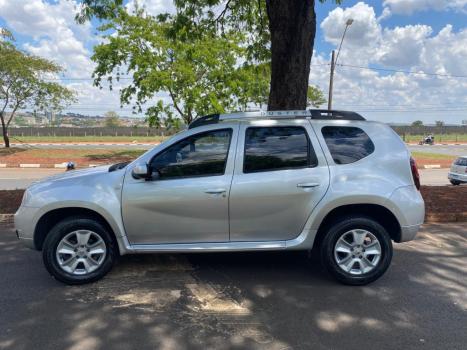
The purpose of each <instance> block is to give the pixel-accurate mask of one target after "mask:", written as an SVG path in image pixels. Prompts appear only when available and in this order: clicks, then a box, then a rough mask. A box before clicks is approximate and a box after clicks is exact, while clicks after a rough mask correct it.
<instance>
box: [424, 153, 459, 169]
mask: <svg viewBox="0 0 467 350" xmlns="http://www.w3.org/2000/svg"><path fill="white" fill-rule="evenodd" d="M456 158H457V157H447V158H439V159H433V158H425V157H421V156H417V157H416V158H415V160H416V161H417V167H418V168H419V169H424V168H425V165H433V164H439V165H440V166H441V168H450V167H451V164H452V162H453V161H454V160H455V159H456Z"/></svg>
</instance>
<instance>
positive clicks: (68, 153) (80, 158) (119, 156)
mask: <svg viewBox="0 0 467 350" xmlns="http://www.w3.org/2000/svg"><path fill="white" fill-rule="evenodd" d="M144 152H146V150H143V149H122V148H118V149H99V148H91V149H69V148H54V149H41V148H29V149H21V151H20V152H13V151H12V152H6V151H4V152H3V154H2V153H0V157H1V158H2V163H3V162H4V163H9V164H20V163H39V164H56V163H63V162H68V161H73V162H75V163H77V164H78V165H83V166H85V165H86V164H109V163H118V162H126V161H131V160H134V159H136V158H138V157H139V156H140V155H141V154H143V153H144Z"/></svg>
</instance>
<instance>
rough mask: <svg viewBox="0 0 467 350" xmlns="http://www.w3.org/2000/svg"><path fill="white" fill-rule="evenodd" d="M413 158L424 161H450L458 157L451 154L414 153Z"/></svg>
mask: <svg viewBox="0 0 467 350" xmlns="http://www.w3.org/2000/svg"><path fill="white" fill-rule="evenodd" d="M412 157H414V158H415V159H417V158H424V159H437V160H450V159H454V158H456V156H453V155H449V154H441V153H425V152H412Z"/></svg>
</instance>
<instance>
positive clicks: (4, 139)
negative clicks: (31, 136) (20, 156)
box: [3, 128, 10, 148]
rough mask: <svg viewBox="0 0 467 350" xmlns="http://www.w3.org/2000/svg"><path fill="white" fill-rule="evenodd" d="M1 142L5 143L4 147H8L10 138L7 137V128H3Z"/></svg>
mask: <svg viewBox="0 0 467 350" xmlns="http://www.w3.org/2000/svg"><path fill="white" fill-rule="evenodd" d="M3 142H4V143H5V147H6V148H9V147H10V138H9V137H8V130H7V129H6V128H3Z"/></svg>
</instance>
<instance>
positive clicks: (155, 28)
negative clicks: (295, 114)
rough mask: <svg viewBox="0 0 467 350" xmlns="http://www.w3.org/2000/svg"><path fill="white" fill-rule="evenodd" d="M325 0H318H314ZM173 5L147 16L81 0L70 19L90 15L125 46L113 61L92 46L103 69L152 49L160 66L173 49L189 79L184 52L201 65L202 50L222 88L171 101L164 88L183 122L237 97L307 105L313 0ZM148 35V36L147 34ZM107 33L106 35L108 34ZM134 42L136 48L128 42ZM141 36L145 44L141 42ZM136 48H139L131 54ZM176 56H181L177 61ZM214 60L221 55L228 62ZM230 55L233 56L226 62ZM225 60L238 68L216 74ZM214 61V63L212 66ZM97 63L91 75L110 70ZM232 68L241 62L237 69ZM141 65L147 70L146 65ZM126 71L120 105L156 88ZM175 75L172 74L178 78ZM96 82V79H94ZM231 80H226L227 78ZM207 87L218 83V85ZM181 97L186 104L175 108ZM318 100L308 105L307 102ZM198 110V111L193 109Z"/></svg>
mask: <svg viewBox="0 0 467 350" xmlns="http://www.w3.org/2000/svg"><path fill="white" fill-rule="evenodd" d="M324 1H325V0H320V2H324ZM334 2H335V3H338V4H339V3H341V0H334ZM174 5H175V7H176V9H177V11H176V13H175V14H167V13H166V14H161V15H159V16H157V17H151V16H148V15H144V14H142V13H140V15H139V16H137V15H136V16H131V15H129V14H128V13H126V9H125V8H124V6H123V1H122V0H83V2H82V7H81V11H80V12H79V13H78V14H77V16H76V19H77V20H78V22H84V21H86V20H89V19H91V18H93V17H94V18H97V19H99V20H102V21H104V23H107V25H106V26H104V27H103V28H104V30H105V31H106V30H110V31H112V30H114V31H116V34H115V33H114V36H115V38H114V40H113V48H118V49H120V48H122V46H129V47H130V48H128V50H123V51H118V52H119V53H118V54H116V55H115V56H116V57H117V58H118V59H117V60H115V59H112V58H109V57H108V56H106V55H104V54H103V52H102V51H103V48H101V49H100V52H97V51H96V55H95V59H96V61H97V62H104V63H105V64H104V65H105V66H106V67H108V68H112V69H116V68H117V67H120V68H123V67H124V66H125V65H126V64H128V67H129V68H135V67H138V69H140V68H141V65H140V64H138V65H137V66H135V65H133V66H131V62H130V61H132V62H133V63H135V61H138V63H140V60H139V59H137V58H136V56H139V57H147V55H148V54H154V53H156V54H157V56H158V58H157V59H160V57H161V56H162V55H164V56H165V64H167V62H170V57H168V56H170V55H174V56H176V57H177V61H174V62H173V63H174V64H173V65H172V66H170V67H169V68H170V69H174V70H175V71H176V72H177V71H178V72H180V71H179V68H180V66H181V65H183V66H184V68H183V71H184V72H186V73H188V75H191V78H190V79H193V77H196V76H197V74H199V73H200V72H199V71H197V70H196V68H195V67H193V69H192V68H191V67H190V65H189V63H190V62H189V59H190V57H191V56H190V55H189V54H188V53H193V52H196V55H195V57H196V58H197V59H198V61H193V64H200V62H202V61H203V60H204V58H203V56H204V55H206V59H205V62H202V63H204V64H205V65H204V67H205V68H208V69H209V71H210V70H211V69H213V71H216V70H217V72H213V75H214V76H216V77H217V78H222V79H224V81H223V82H225V84H226V85H227V86H225V87H223V88H222V90H221V91H218V89H216V91H215V92H214V94H213V91H212V90H208V91H207V92H206V96H207V97H208V98H207V99H206V96H204V95H201V96H200V95H199V94H197V93H195V94H192V93H191V94H190V93H188V95H190V96H188V95H187V93H185V92H182V93H181V94H180V93H178V94H177V96H175V99H174V98H173V97H172V96H171V93H170V91H169V92H168V94H169V96H168V98H171V99H172V103H173V107H174V109H175V110H176V112H177V113H178V114H180V115H181V116H182V117H183V118H184V120H185V122H187V121H189V120H191V119H192V118H193V117H194V116H196V115H197V114H205V113H209V112H212V111H223V110H229V109H232V108H238V107H239V106H243V107H244V106H245V104H244V101H248V102H250V103H258V104H260V105H264V104H266V105H267V106H268V108H269V109H277V108H280V109H304V108H306V106H307V105H309V104H310V103H309V98H310V96H314V95H313V94H312V95H310V93H309V88H308V86H309V83H308V75H309V70H310V63H311V56H312V52H313V43H314V36H315V31H316V15H315V12H314V6H315V1H314V0H302V1H294V2H290V1H288V0H275V1H272V0H259V1H249V0H227V1H225V0H174ZM142 25H147V27H146V28H145V30H138V31H137V33H138V35H141V34H144V35H143V37H145V39H144V40H138V38H136V37H135V36H132V34H133V33H130V32H129V31H128V29H129V28H132V29H143V28H142V27H141V26H142ZM150 32H152V33H150ZM161 34H163V35H161ZM149 38H151V39H150V40H148V39H149ZM107 39H108V40H109V41H112V37H111V36H109V37H108V38H107ZM147 41H149V42H151V45H150V47H152V49H153V52H151V51H150V50H148V46H147V45H146V42H147ZM135 42H137V43H138V45H139V46H135V45H134V43H135ZM142 42H145V44H144V45H141V44H142ZM117 43H118V45H117ZM154 44H156V45H154ZM104 45H105V44H104ZM168 46H169V47H170V51H165V53H163V52H162V51H157V50H154V47H158V48H160V49H161V50H162V49H163V48H166V47H168ZM108 47H109V48H110V46H108ZM135 49H138V50H139V51H140V52H136V50H135ZM216 55H221V56H216ZM181 57H183V61H181V60H180V58H181ZM220 58H225V59H226V61H227V62H224V61H223V60H221V59H220ZM232 58H234V60H233V61H232ZM199 60H201V61H199ZM152 61H154V60H152ZM230 62H235V63H234V68H237V69H234V70H232V69H229V70H227V71H226V73H225V74H224V75H222V74H219V73H220V72H219V71H220V70H221V69H220V68H224V69H225V68H231V63H230ZM219 63H220V64H221V65H218V64H219ZM175 65H177V67H175ZM161 67H162V66H161ZM187 67H190V68H188V69H186V68H187ZM216 67H219V69H216ZM102 68H104V66H103V65H101V66H100V69H99V70H98V71H97V77H98V78H99V77H103V76H104V74H102V73H103V72H105V74H110V72H111V70H110V69H102ZM239 68H242V69H243V72H242V70H241V69H239ZM146 70H148V68H147V67H146ZM159 70H160V69H159ZM258 70H259V71H260V72H261V74H259V72H258ZM202 72H203V71H202ZM232 73H233V74H232ZM239 74H244V75H245V77H246V78H247V79H249V80H247V81H240V80H239V79H238V77H239ZM266 74H267V76H266ZM213 75H209V74H206V73H204V74H203V80H204V81H205V82H206V81H208V82H210V81H209V79H210V78H212V77H213ZM133 76H134V81H135V82H136V84H134V85H133V86H132V87H131V88H130V89H127V90H126V93H123V94H122V102H123V103H128V98H129V97H131V98H133V97H134V96H136V99H137V100H140V101H142V99H140V98H139V97H140V96H141V97H143V96H144V98H148V96H149V94H147V93H148V92H151V90H152V92H153V93H154V92H157V91H161V89H159V88H158V87H155V86H152V87H151V88H147V87H145V88H143V89H141V84H140V81H138V78H137V77H136V76H135V75H133ZM164 78H167V77H164ZM169 79H170V77H169ZM182 81H183V80H179V82H182ZM97 82H98V83H99V80H98V81H97ZM146 82H147V81H145V84H146ZM205 82H201V81H200V82H198V83H197V84H196V86H193V87H194V88H195V91H196V90H197V89H198V88H199V87H203V88H205V87H206V84H205ZM231 82H233V84H230V83H231ZM158 84H160V83H158ZM146 85H147V84H146ZM170 85H172V93H174V92H179V91H180V90H175V88H177V89H180V88H183V87H185V85H183V86H180V84H179V85H178V86H176V85H177V84H175V83H173V82H171V83H170ZM214 86H219V84H215V85H214ZM190 87H191V86H190ZM212 87H213V85H211V84H210V85H209V88H210V89H211V88H212ZM186 90H190V88H187V89H186ZM252 90H253V92H254V94H252ZM258 91H260V92H259V93H258ZM187 92H188V91H187ZM227 92H228V93H230V96H231V97H232V96H235V97H234V98H233V100H235V101H228V100H226V99H225V98H224V97H222V95H224V94H225V93H227ZM193 97H197V99H198V102H197V103H195V102H194V100H193ZM200 97H201V99H199V98H200ZM213 97H215V98H213ZM255 98H256V101H255V100H254V99H255ZM175 100H177V103H175V102H176V101H175ZM257 100H260V102H258V101H257ZM185 101H187V103H188V105H189V106H188V107H187V108H183V109H182V108H181V107H182V106H184V103H185ZM199 104H201V105H202V108H200V106H199ZM318 104H319V103H313V105H318ZM176 105H178V107H179V108H177V107H176ZM166 106H167V103H165V102H163V103H162V107H163V108H160V104H156V105H155V106H154V107H153V108H152V109H151V111H149V116H150V118H149V119H150V120H153V121H154V116H156V115H161V114H164V108H165V107H166ZM206 107H208V108H207V109H206ZM179 109H180V110H179ZM201 110H202V113H199V112H200V111H201ZM156 124H157V123H156Z"/></svg>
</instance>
